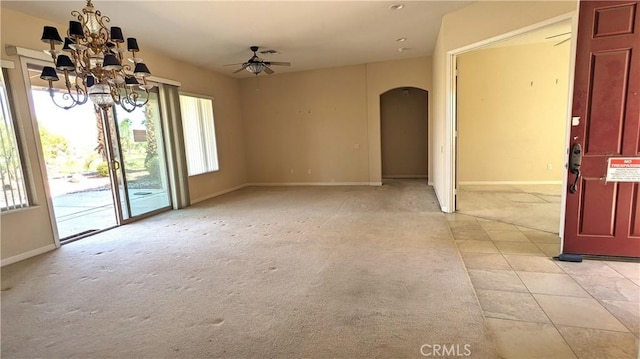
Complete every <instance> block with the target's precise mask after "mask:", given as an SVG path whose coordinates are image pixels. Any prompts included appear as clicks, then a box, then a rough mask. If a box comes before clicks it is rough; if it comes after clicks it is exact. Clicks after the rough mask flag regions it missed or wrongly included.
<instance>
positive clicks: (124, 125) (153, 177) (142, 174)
mask: <svg viewBox="0 0 640 359" xmlns="http://www.w3.org/2000/svg"><path fill="white" fill-rule="evenodd" d="M114 108H115V116H114V117H115V118H114V121H113V123H115V124H116V127H117V133H118V136H117V137H118V140H119V143H118V145H119V148H120V157H121V159H122V161H121V163H120V165H121V167H122V171H123V179H124V181H123V183H122V186H123V187H124V188H123V191H124V193H125V196H124V197H125V198H126V199H127V201H126V205H127V207H128V208H127V210H128V213H129V214H130V216H131V217H135V216H139V215H143V214H147V213H150V212H155V211H157V210H161V209H165V208H168V207H170V205H171V200H170V194H169V183H168V179H167V167H166V161H165V154H164V141H163V138H162V122H161V121H160V103H159V100H158V94H157V93H156V92H152V93H151V98H150V99H149V102H148V103H147V104H146V105H145V106H144V107H142V108H141V109H138V110H136V111H134V112H130V113H129V112H126V111H125V110H123V109H122V108H121V107H119V106H115V107H114Z"/></svg>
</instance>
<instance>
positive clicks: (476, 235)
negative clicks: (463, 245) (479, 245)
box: [451, 228, 491, 241]
mask: <svg viewBox="0 0 640 359" xmlns="http://www.w3.org/2000/svg"><path fill="white" fill-rule="evenodd" d="M451 233H453V238H455V239H457V240H465V241H469V240H471V241H490V240H491V238H489V236H488V235H487V232H485V231H484V230H482V229H460V228H451Z"/></svg>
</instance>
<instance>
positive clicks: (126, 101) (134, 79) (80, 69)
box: [40, 0, 154, 112]
mask: <svg viewBox="0 0 640 359" xmlns="http://www.w3.org/2000/svg"><path fill="white" fill-rule="evenodd" d="M71 16H73V17H74V18H76V19H77V21H76V20H72V21H69V29H68V30H67V33H66V35H67V36H66V37H65V39H64V41H63V40H62V38H61V37H60V34H59V33H58V30H57V29H56V28H55V27H53V26H45V27H44V29H43V32H42V38H41V40H42V41H43V42H45V43H48V44H49V49H47V50H44V51H45V53H47V54H50V55H51V58H52V59H53V64H54V66H53V67H52V66H45V67H44V68H43V69H42V73H41V75H40V78H41V79H43V80H45V81H47V82H48V84H49V94H50V96H51V99H52V100H53V102H54V104H56V106H58V107H61V108H64V109H70V108H72V107H74V106H76V105H82V104H84V103H86V102H87V100H91V102H93V103H94V104H95V105H97V106H99V107H101V108H103V109H106V108H108V107H109V106H111V105H113V104H114V103H115V104H118V105H120V106H121V107H122V108H123V109H124V110H126V111H128V112H132V111H133V110H135V109H136V108H139V107H142V106H144V105H146V104H147V102H148V101H149V90H150V89H151V88H153V87H154V86H153V85H151V84H148V83H147V80H146V78H147V77H148V76H151V72H150V71H149V68H148V67H147V65H145V64H144V63H143V61H142V59H141V58H139V57H136V53H137V52H139V51H140V48H139V46H138V41H137V40H136V39H135V38H132V37H130V38H127V39H126V44H127V47H126V49H125V48H124V47H122V46H123V45H121V44H124V43H125V37H124V36H123V34H122V29H121V28H119V27H115V26H112V27H111V28H110V29H108V28H107V26H106V25H105V24H107V23H109V22H111V19H110V18H109V17H107V16H103V15H102V13H101V12H100V10H96V9H95V8H94V6H93V4H92V2H91V0H87V4H86V6H85V7H84V8H83V9H82V11H75V10H74V11H72V12H71ZM56 45H63V46H62V51H60V50H57V49H56ZM127 51H128V52H130V53H131V58H129V61H130V62H131V63H132V64H133V68H132V65H130V64H127V63H125V62H124V59H125V57H124V53H125V52H127ZM63 52H64V53H65V54H62V53H63ZM56 70H58V71H62V72H63V73H64V83H65V88H66V91H65V93H64V94H63V96H62V98H63V100H64V101H65V103H63V104H58V103H57V102H56V100H55V98H54V92H53V81H58V80H60V79H59V77H58V74H57V72H56ZM138 90H142V91H140V92H138Z"/></svg>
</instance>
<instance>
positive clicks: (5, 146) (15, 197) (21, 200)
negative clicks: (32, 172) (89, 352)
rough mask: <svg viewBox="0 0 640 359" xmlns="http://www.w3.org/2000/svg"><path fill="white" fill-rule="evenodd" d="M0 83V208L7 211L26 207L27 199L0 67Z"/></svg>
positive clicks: (6, 90)
mask: <svg viewBox="0 0 640 359" xmlns="http://www.w3.org/2000/svg"><path fill="white" fill-rule="evenodd" d="M1 75H2V76H0V78H1V80H2V82H1V84H0V107H1V111H0V112H1V113H0V116H2V117H1V118H0V184H2V195H1V196H0V209H1V210H2V211H8V210H12V209H17V208H23V207H27V206H28V205H29V200H28V197H27V189H26V186H25V181H24V175H23V173H24V171H23V169H22V158H21V157H20V152H19V151H18V141H17V139H16V132H15V126H14V122H13V116H12V113H11V108H10V107H9V105H10V101H9V91H8V89H7V82H8V81H7V79H6V78H5V71H4V69H2V74H1Z"/></svg>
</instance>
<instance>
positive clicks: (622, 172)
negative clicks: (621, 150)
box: [607, 157, 640, 182]
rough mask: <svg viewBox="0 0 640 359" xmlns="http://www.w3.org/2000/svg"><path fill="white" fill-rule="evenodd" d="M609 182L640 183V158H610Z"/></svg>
mask: <svg viewBox="0 0 640 359" xmlns="http://www.w3.org/2000/svg"><path fill="white" fill-rule="evenodd" d="M607 182H640V157H610V158H609V163H608V165H607Z"/></svg>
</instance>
